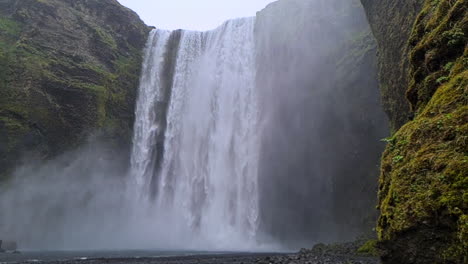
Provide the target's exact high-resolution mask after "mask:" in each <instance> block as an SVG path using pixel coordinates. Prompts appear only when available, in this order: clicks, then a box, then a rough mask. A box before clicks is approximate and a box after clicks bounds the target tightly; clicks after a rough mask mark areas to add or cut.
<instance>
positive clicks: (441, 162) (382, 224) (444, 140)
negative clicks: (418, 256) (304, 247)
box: [378, 71, 468, 259]
mask: <svg viewBox="0 0 468 264" xmlns="http://www.w3.org/2000/svg"><path fill="white" fill-rule="evenodd" d="M467 95H468V71H465V72H463V73H461V74H459V75H457V76H455V77H454V78H453V79H452V80H451V81H450V82H448V83H446V84H444V85H443V86H441V87H440V88H439V89H438V90H437V92H436V94H435V95H434V96H433V98H432V99H431V101H430V102H429V103H428V104H427V106H426V107H425V109H424V111H422V112H421V114H419V116H418V117H417V118H416V119H415V120H414V121H412V122H409V123H408V124H407V125H405V126H403V127H402V128H401V129H400V130H399V131H398V132H397V133H396V134H395V136H394V137H393V138H392V140H391V143H389V146H388V147H387V150H386V151H385V153H384V156H383V159H382V175H381V179H380V181H381V182H380V185H381V190H380V193H379V196H380V210H381V217H380V219H379V228H378V234H379V237H380V239H382V240H391V239H394V238H395V236H396V235H398V234H399V233H401V232H404V231H405V230H409V229H411V228H414V227H417V226H418V225H434V226H437V225H438V224H439V223H447V222H450V221H454V222H455V223H457V225H458V226H451V227H450V228H452V233H451V236H452V239H451V243H449V244H447V245H446V247H445V248H440V249H438V250H439V253H440V256H441V258H446V259H457V258H460V256H461V255H460V254H458V255H457V254H455V255H454V253H455V252H467V251H468V248H467V247H466V246H467V241H466V219H467V213H468V212H467V210H468V208H467V205H468V203H467V202H466V199H467V198H466V194H465V192H466V190H467V189H468V177H466V175H468V156H467V150H468V100H467V99H468V97H467ZM396 157H404V159H403V158H402V159H400V158H398V159H397V160H398V162H396ZM452 219H454V220H452ZM447 252H450V254H447Z"/></svg>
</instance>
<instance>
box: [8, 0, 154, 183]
mask: <svg viewBox="0 0 468 264" xmlns="http://www.w3.org/2000/svg"><path fill="white" fill-rule="evenodd" d="M148 32H149V28H148V27H147V26H146V25H145V24H144V23H143V22H142V21H141V20H140V19H139V17H138V16H137V15H136V14H135V13H134V12H132V11H131V10H129V9H127V8H125V7H123V6H121V5H120V4H119V3H118V2H117V1H116V0H0V135H1V136H0V174H6V172H7V170H8V169H9V168H11V167H12V166H13V165H14V164H13V162H15V161H17V160H18V158H19V157H20V155H22V154H24V153H25V152H28V151H30V150H34V152H36V153H39V154H40V155H42V156H45V157H47V156H50V155H54V154H56V153H59V152H61V151H63V150H65V149H68V148H72V147H74V146H76V145H77V144H79V143H80V142H81V141H82V140H83V139H85V138H86V137H87V135H88V133H90V132H102V133H105V134H106V136H108V138H110V139H111V140H113V141H114V142H115V143H116V144H118V145H120V146H124V147H125V146H126V145H127V144H128V142H129V139H130V138H131V133H130V131H131V128H132V125H133V111H134V110H133V109H134V102H135V96H136V89H137V87H138V80H139V72H140V67H141V58H142V55H141V53H142V50H143V48H144V45H145V43H146V38H147V34H148Z"/></svg>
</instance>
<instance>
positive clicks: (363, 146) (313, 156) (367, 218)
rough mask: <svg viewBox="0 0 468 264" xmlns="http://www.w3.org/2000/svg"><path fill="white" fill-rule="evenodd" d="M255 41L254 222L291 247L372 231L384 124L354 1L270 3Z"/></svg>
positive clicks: (373, 61) (370, 51)
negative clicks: (257, 147)
mask: <svg viewBox="0 0 468 264" xmlns="http://www.w3.org/2000/svg"><path fill="white" fill-rule="evenodd" d="M256 37H257V40H256V41H257V50H258V55H257V64H258V68H257V87H258V88H259V91H260V92H261V96H260V104H261V106H260V108H261V115H262V120H265V121H264V122H265V131H263V132H262V147H261V148H262V150H261V161H260V188H261V190H260V193H261V199H262V201H261V203H262V204H263V205H265V206H262V212H261V220H262V224H263V225H261V226H262V228H263V229H265V232H266V233H269V234H272V235H273V236H274V237H276V238H279V239H280V240H281V241H286V242H288V243H289V245H290V246H292V247H294V246H304V245H311V244H313V243H316V242H319V241H320V242H322V241H328V242H329V241H337V240H338V241H339V240H348V239H354V238H355V236H357V235H359V234H362V233H363V232H372V228H373V225H374V223H375V218H376V210H375V203H376V192H377V179H378V164H379V158H380V155H381V153H382V151H383V147H384V144H382V142H380V140H381V139H382V138H384V137H386V136H387V135H388V125H387V118H386V116H385V114H384V112H383V111H382V110H381V109H382V108H381V103H380V95H379V88H378V80H377V57H376V49H377V47H376V42H375V39H374V37H373V36H372V34H371V32H370V28H369V25H368V22H367V20H366V16H365V13H364V11H363V8H362V6H361V5H360V3H359V2H358V1H349V0H317V1H302V0H284V1H277V2H274V3H272V4H270V5H269V6H268V7H267V8H265V9H264V10H262V11H261V12H259V13H258V15H257V25H256ZM295 243H297V244H295Z"/></svg>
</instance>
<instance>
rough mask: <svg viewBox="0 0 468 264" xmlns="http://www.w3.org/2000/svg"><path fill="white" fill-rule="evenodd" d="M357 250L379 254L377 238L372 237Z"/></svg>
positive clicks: (366, 253) (367, 253)
mask: <svg viewBox="0 0 468 264" xmlns="http://www.w3.org/2000/svg"><path fill="white" fill-rule="evenodd" d="M357 252H358V253H359V254H363V255H369V256H378V255H379V252H378V250H377V240H375V239H372V240H369V241H367V242H366V243H365V244H364V245H362V246H361V247H360V248H359V249H358V250H357Z"/></svg>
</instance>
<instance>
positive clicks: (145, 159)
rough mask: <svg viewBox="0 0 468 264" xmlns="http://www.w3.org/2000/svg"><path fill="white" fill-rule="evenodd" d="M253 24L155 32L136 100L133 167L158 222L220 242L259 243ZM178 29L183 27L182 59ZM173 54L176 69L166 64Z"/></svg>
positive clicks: (218, 244)
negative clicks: (173, 50) (160, 108)
mask: <svg viewBox="0 0 468 264" xmlns="http://www.w3.org/2000/svg"><path fill="white" fill-rule="evenodd" d="M254 25H255V18H246V19H237V20H231V21H228V22H226V23H225V24H224V25H222V26H221V27H219V28H217V29H215V30H213V31H208V32H192V31H182V32H172V33H170V32H168V31H162V30H153V32H152V33H151V37H150V40H149V45H148V47H147V53H146V58H145V62H144V67H143V74H142V78H141V84H140V91H139V98H138V101H137V111H136V115H137V116H136V124H135V136H134V143H133V144H134V147H133V154H132V168H131V173H132V177H133V178H135V179H136V182H137V184H138V186H139V188H141V189H140V191H141V193H143V194H144V195H146V196H148V197H149V196H150V193H154V194H155V196H154V197H155V201H154V207H153V210H155V212H156V213H155V217H156V218H157V219H156V220H155V221H157V222H158V223H164V222H165V221H171V224H170V225H168V226H167V227H164V228H169V229H179V230H189V232H192V233H193V234H196V236H197V239H199V240H204V241H208V242H211V243H212V245H213V246H215V247H218V248H225V249H226V248H236V247H237V248H239V245H240V244H243V243H244V245H245V246H246V243H248V242H254V241H255V235H256V232H257V226H258V214H259V213H258V211H259V210H258V204H259V198H258V196H259V195H258V182H257V181H258V160H259V157H258V155H259V139H258V136H257V134H258V130H259V120H258V107H257V91H256V90H255V42H254ZM173 34H181V36H180V41H179V42H178V46H177V47H175V48H176V49H177V52H176V53H175V54H176V55H175V58H171V56H170V55H169V54H170V49H171V48H174V47H170V46H171V45H173V44H174V43H171V36H173ZM173 60H175V63H174V62H173ZM170 62H173V63H174V65H173V71H166V70H164V69H165V67H168V63H170ZM169 67H170V66H169ZM168 72H171V73H172V74H170V75H172V76H167V75H168ZM167 78H172V82H170V83H172V87H170V93H167V91H164V80H166V83H167ZM165 94H166V95H167V94H170V98H164V95H165ZM164 101H165V102H167V103H168V105H167V108H166V109H165V111H163V112H165V113H166V115H165V116H162V117H161V116H158V113H157V111H158V108H157V105H158V103H161V102H164ZM161 119H162V120H163V121H161ZM161 124H164V125H161ZM160 133H164V137H163V138H164V139H163V142H164V147H163V150H162V151H158V150H157V149H156V145H157V141H158V134H160ZM157 155H160V156H157ZM158 159H160V164H157V163H158V162H155V161H156V160H158ZM150 186H151V187H150ZM235 243H237V245H235Z"/></svg>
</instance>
